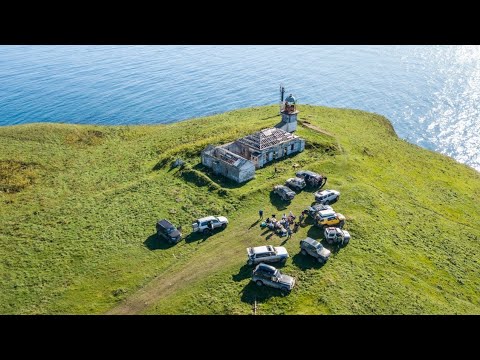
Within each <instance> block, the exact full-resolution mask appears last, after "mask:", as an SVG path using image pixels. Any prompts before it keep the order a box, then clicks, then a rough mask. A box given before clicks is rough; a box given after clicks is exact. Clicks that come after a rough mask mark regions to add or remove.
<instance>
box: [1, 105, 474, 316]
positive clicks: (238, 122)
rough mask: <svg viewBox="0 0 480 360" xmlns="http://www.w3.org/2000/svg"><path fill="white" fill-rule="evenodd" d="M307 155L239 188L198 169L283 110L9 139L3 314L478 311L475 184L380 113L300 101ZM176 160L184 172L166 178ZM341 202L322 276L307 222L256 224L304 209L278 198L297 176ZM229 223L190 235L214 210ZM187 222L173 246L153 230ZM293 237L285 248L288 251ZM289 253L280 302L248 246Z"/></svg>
mask: <svg viewBox="0 0 480 360" xmlns="http://www.w3.org/2000/svg"><path fill="white" fill-rule="evenodd" d="M300 110H301V113H300V119H302V121H303V122H304V123H303V126H300V127H299V130H298V134H299V135H300V136H302V137H304V138H305V139H306V140H307V149H306V150H305V151H304V152H303V153H301V154H298V155H296V156H293V157H291V158H289V159H286V160H284V161H281V162H277V163H276V164H275V166H276V167H277V169H278V172H279V174H278V175H277V176H275V175H274V171H273V166H267V167H266V168H264V169H261V170H259V171H257V176H256V178H255V179H254V180H252V181H250V182H248V183H247V184H245V185H243V186H237V185H235V184H232V183H230V182H226V181H223V180H222V179H219V178H215V177H212V176H211V175H209V174H208V172H206V171H205V169H203V168H202V167H201V166H198V163H199V151H200V150H201V149H202V148H204V147H205V146H206V145H207V144H209V143H214V144H219V143H223V142H227V141H231V140H233V139H235V138H238V137H240V136H242V135H245V134H248V133H250V132H253V131H255V130H259V129H262V128H265V127H269V126H272V125H274V124H276V123H277V122H278V121H279V117H278V116H276V113H277V107H276V106H268V107H261V108H252V109H244V110H237V111H233V112H229V113H226V114H220V115H215V116H211V117H206V118H200V119H194V120H189V121H184V122H181V123H176V124H172V125H158V126H131V127H130V126H129V127H125V126H117V127H102V126H77V125H61V124H30V125H21V126H12V127H2V128H0V139H1V141H0V202H1V204H2V206H1V207H0V222H1V224H2V225H1V228H0V313H3V314H13V313H20V314H36V313H49V314H52V313H104V312H109V313H168V314H170V313H201V314H211V313H213V314H230V313H232V314H250V313H252V303H253V301H254V300H255V299H256V300H257V302H258V312H257V313H261V314H280V313H288V314H311V313H312V314H400V313H408V314H417V313H427V314H432V313H435V314H450V313H470V314H480V295H479V294H480V291H479V290H480V264H479V261H480V244H479V237H480V205H479V204H480V175H479V173H477V172H476V171H474V170H473V169H470V168H468V167H467V166H464V165H461V164H459V163H456V162H455V161H454V160H452V159H450V158H447V157H445V156H442V155H440V154H436V153H433V152H431V151H427V150H424V149H421V148H419V147H417V146H414V145H411V144H408V143H407V142H405V141H403V140H401V139H399V138H398V137H397V136H396V135H395V132H394V131H393V129H392V127H391V125H390V123H389V122H388V121H387V120H386V119H385V118H383V117H381V116H379V115H375V114H371V113H366V112H361V111H356V110H345V109H329V108H323V107H313V106H302V107H301V109H300ZM177 157H181V158H182V159H184V160H186V162H187V166H186V167H185V168H184V169H181V170H179V169H172V168H171V167H170V164H171V162H172V161H173V160H174V159H175V158H177ZM295 163H298V164H300V165H301V166H302V168H306V169H311V170H314V171H318V172H321V173H323V174H325V175H327V176H328V183H327V188H335V189H338V190H340V191H341V192H342V198H341V200H340V201H339V202H338V203H337V204H335V206H334V207H335V209H336V210H337V211H338V212H341V213H343V214H344V215H346V216H347V224H346V229H348V230H349V231H350V233H351V234H352V241H351V242H350V244H349V245H348V246H347V247H345V248H343V249H340V250H338V251H335V252H334V254H333V257H332V258H331V259H330V260H329V262H328V263H327V264H326V265H325V266H323V267H319V266H318V265H316V263H315V262H314V261H310V260H311V259H306V258H303V257H302V256H301V255H299V254H298V252H299V249H298V241H299V240H300V239H301V238H303V237H305V236H306V235H307V234H308V235H310V236H313V237H316V238H318V237H319V232H318V231H317V230H315V229H314V228H312V227H311V226H307V227H304V228H301V229H300V231H299V233H297V234H294V235H293V237H292V239H290V240H288V241H286V242H285V239H284V238H282V239H281V238H278V237H276V236H271V237H269V233H265V232H264V231H263V230H261V229H260V228H259V226H258V224H257V223H256V220H257V217H258V209H260V208H263V210H264V211H265V214H266V215H270V214H272V213H276V214H277V216H278V214H282V213H284V212H288V211H289V210H292V211H293V212H294V213H295V214H299V212H300V211H301V210H302V209H303V208H305V206H307V205H309V204H310V203H311V202H312V200H313V195H312V193H311V192H306V191H304V192H301V193H300V194H299V195H297V197H296V198H295V199H294V201H293V202H292V204H291V205H289V206H288V207H287V208H285V206H284V205H283V204H282V203H281V202H280V201H278V199H277V198H276V197H275V196H271V193H270V190H271V188H272V186H273V185H274V184H277V183H282V182H283V181H284V180H285V179H286V178H287V177H290V176H291V175H293V173H294V171H293V168H292V165H293V164H295ZM211 213H214V214H222V215H226V216H228V218H229V220H230V225H229V226H228V228H227V229H226V230H224V231H222V232H220V233H217V234H215V235H214V236H211V237H209V238H201V237H198V236H191V235H190V236H188V233H189V231H190V223H191V222H192V220H193V219H195V218H196V217H200V216H204V215H207V214H211ZM162 217H167V218H169V219H171V220H172V221H174V222H175V223H176V224H181V225H183V229H184V233H185V235H187V238H186V239H185V240H184V241H182V242H180V243H179V244H177V245H175V246H168V245H166V244H165V243H164V242H163V241H159V240H158V239H157V237H156V236H155V235H154V232H155V222H156V220H157V219H159V218H162ZM284 242H285V243H284ZM267 243H268V244H273V245H280V244H281V243H284V246H286V247H287V249H288V250H289V252H290V255H291V258H290V259H289V260H288V261H287V263H286V265H285V267H284V270H283V271H284V272H285V273H287V274H290V275H293V276H295V277H296V278H297V287H296V288H295V289H294V291H293V292H292V293H291V294H290V295H289V296H286V297H283V296H281V295H280V294H278V292H277V291H275V290H269V289H265V288H258V287H257V286H256V285H254V284H251V283H250V282H249V276H250V272H251V268H250V267H248V266H245V261H246V252H245V248H246V247H247V246H252V245H261V244H267Z"/></svg>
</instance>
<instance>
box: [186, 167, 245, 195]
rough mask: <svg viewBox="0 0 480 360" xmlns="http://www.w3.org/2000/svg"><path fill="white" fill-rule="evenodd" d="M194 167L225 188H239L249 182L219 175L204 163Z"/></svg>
mask: <svg viewBox="0 0 480 360" xmlns="http://www.w3.org/2000/svg"><path fill="white" fill-rule="evenodd" d="M192 169H194V170H197V171H200V172H202V173H203V174H204V175H205V176H207V177H208V178H209V179H210V180H212V181H213V182H214V183H215V184H217V185H218V186H220V187H222V188H224V189H237V188H239V187H242V186H243V185H245V184H247V183H248V181H246V182H243V183H237V182H236V181H233V180H230V179H229V178H226V177H225V176H222V175H217V174H215V173H214V172H213V171H212V170H211V169H210V168H208V167H206V166H204V165H203V164H202V163H198V164H197V165H195V166H193V167H192ZM249 181H250V180H249Z"/></svg>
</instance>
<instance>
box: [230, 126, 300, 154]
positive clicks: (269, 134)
mask: <svg viewBox="0 0 480 360" xmlns="http://www.w3.org/2000/svg"><path fill="white" fill-rule="evenodd" d="M296 138H298V136H296V135H293V134H290V133H289V132H287V131H285V130H282V129H278V128H270V129H264V130H261V131H258V132H256V133H254V134H250V135H247V136H245V137H244V138H241V139H239V140H237V141H238V142H239V143H241V144H243V145H246V146H249V147H251V148H253V149H256V150H264V149H266V148H269V147H271V146H276V145H278V144H281V143H284V142H287V141H290V140H293V139H296Z"/></svg>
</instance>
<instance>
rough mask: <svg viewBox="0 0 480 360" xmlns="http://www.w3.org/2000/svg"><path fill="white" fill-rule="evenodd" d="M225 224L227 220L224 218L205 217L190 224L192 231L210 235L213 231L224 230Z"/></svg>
mask: <svg viewBox="0 0 480 360" xmlns="http://www.w3.org/2000/svg"><path fill="white" fill-rule="evenodd" d="M227 224H228V219H227V218H226V217H225V216H207V217H204V218H201V219H198V220H197V221H195V222H194V223H193V224H192V231H193V232H202V233H204V234H211V233H212V232H213V230H214V229H218V228H221V229H225V228H226V227H227Z"/></svg>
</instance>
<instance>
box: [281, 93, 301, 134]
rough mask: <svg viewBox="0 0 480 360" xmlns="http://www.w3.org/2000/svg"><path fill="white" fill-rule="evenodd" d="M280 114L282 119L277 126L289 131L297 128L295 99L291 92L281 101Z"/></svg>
mask: <svg viewBox="0 0 480 360" xmlns="http://www.w3.org/2000/svg"><path fill="white" fill-rule="evenodd" d="M282 98H283V94H282ZM282 100H283V99H282ZM280 114H281V115H282V121H281V122H280V123H279V124H278V125H277V128H279V129H282V130H285V131H288V132H291V133H292V132H294V131H295V130H297V115H298V110H297V100H296V99H295V97H294V96H293V95H292V94H290V95H288V96H287V98H286V99H285V101H283V102H282V107H281V111H280Z"/></svg>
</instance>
